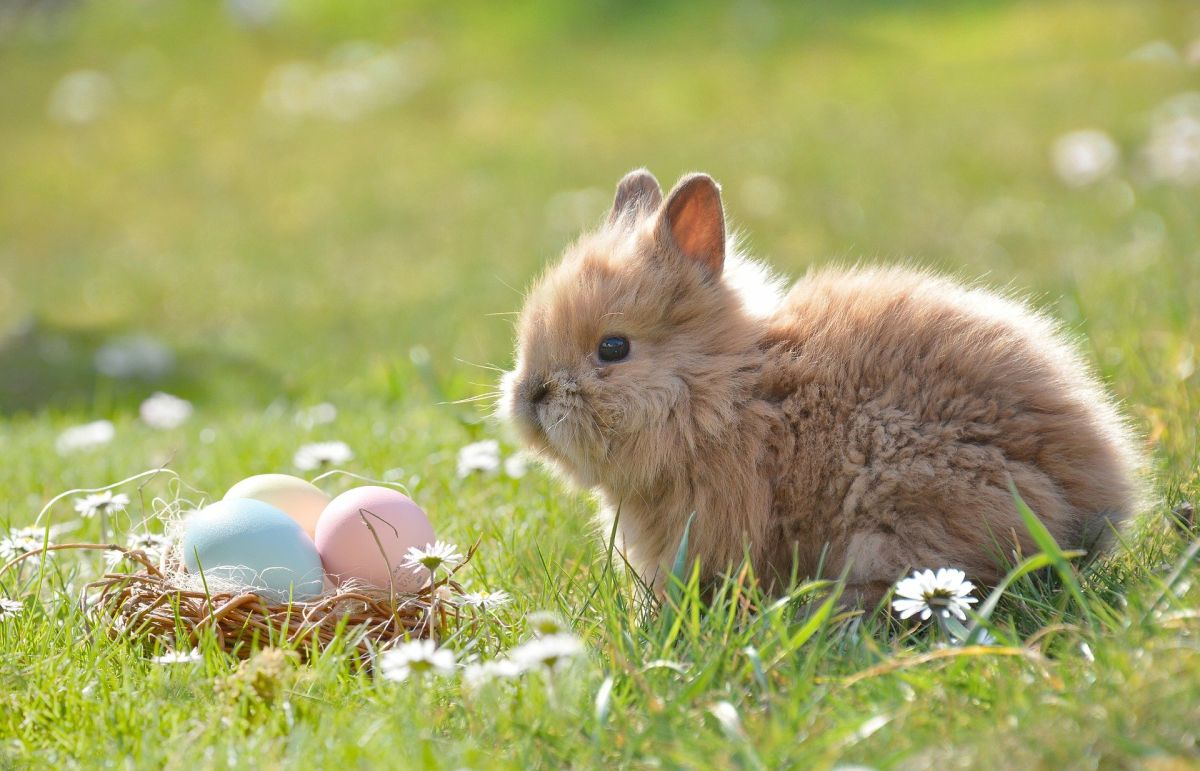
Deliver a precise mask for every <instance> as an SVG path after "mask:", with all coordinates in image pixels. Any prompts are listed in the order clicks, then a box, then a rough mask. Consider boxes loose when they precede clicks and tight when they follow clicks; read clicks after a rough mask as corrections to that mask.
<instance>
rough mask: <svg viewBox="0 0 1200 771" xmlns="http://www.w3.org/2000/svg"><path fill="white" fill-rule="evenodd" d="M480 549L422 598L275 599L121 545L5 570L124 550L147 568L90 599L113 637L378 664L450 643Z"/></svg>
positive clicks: (349, 592) (89, 610)
mask: <svg viewBox="0 0 1200 771" xmlns="http://www.w3.org/2000/svg"><path fill="white" fill-rule="evenodd" d="M477 546H478V544H477V545H476V547H477ZM476 547H472V548H471V550H470V551H469V552H468V553H467V556H466V559H465V560H464V561H463V562H462V563H461V564H460V565H458V566H457V567H456V568H455V569H454V571H453V572H451V573H450V574H448V575H446V576H444V577H442V578H440V579H438V580H437V581H435V582H433V583H431V584H428V585H426V586H425V588H424V589H422V590H421V591H419V592H416V593H401V592H389V591H387V590H378V589H368V588H356V587H353V586H343V587H341V588H339V589H338V590H336V591H334V592H326V593H325V594H323V595H321V596H320V597H317V598H316V599H314V600H311V601H308V602H283V603H277V602H271V601H268V600H267V599H265V598H263V597H261V596H259V595H258V594H255V593H254V592H253V591H250V590H245V589H228V588H219V589H218V588H214V587H212V586H204V587H201V588H199V589H197V588H196V580H195V579H196V578H197V577H196V576H189V575H188V574H186V573H183V570H182V566H180V565H178V564H174V563H173V562H172V561H171V560H170V559H167V560H164V562H163V563H162V564H159V565H156V564H155V563H154V562H153V561H152V560H151V559H150V558H149V557H148V556H147V554H146V553H145V552H143V551H139V550H136V549H130V548H126V547H123V546H118V545H116V544H58V545H53V546H47V547H46V548H44V549H40V550H37V551H33V552H29V553H27V554H24V555H21V556H20V557H17V558H16V559H14V560H12V561H11V562H9V563H8V564H6V565H4V566H3V567H0V574H2V573H4V572H5V571H7V570H8V569H9V568H11V567H13V566H15V565H17V564H18V563H19V562H21V561H22V560H24V559H27V558H30V557H34V556H37V555H40V554H43V553H45V552H49V551H61V550H65V549H81V550H97V551H109V552H120V553H122V554H123V555H124V557H125V558H126V559H128V560H129V561H131V562H132V563H134V564H136V565H137V566H138V568H139V569H138V570H137V572H133V573H118V572H110V573H106V574H105V575H104V576H103V577H102V578H100V579H99V580H96V581H93V582H91V583H90V584H88V585H87V586H86V587H85V589H84V592H83V595H82V596H81V598H80V602H81V604H82V605H83V607H84V610H85V614H86V616H87V618H89V619H90V621H91V623H92V626H93V629H95V630H98V631H100V632H102V633H105V632H106V633H107V634H108V635H109V636H110V637H112V638H119V637H131V638H141V639H150V640H157V641H159V642H161V643H162V644H163V645H165V646H167V647H169V648H173V649H177V650H184V649H189V648H191V647H192V646H195V645H197V644H198V642H199V640H200V638H201V637H202V636H203V635H205V634H209V633H211V634H212V635H213V636H214V637H215V638H216V640H217V642H218V644H219V645H221V647H222V648H223V649H224V650H225V651H226V652H228V653H231V654H233V655H236V656H239V657H242V658H246V657H248V656H249V655H250V654H251V652H252V651H253V650H254V649H255V648H257V647H261V646H264V645H268V644H271V645H287V646H288V647H291V648H293V649H294V650H296V651H298V652H299V653H300V654H301V655H302V656H305V657H307V656H309V655H312V654H314V653H317V652H319V651H321V650H324V649H325V648H326V647H327V646H329V645H330V644H332V643H333V642H334V641H335V639H340V641H341V645H342V646H344V648H346V649H348V650H354V651H356V652H357V653H358V654H359V655H360V656H362V657H363V658H364V659H368V658H370V657H371V656H372V654H373V653H374V652H375V651H378V650H381V649H384V648H387V647H389V646H390V645H392V644H393V643H395V642H398V641H402V640H406V639H417V638H432V639H437V638H439V637H444V636H445V635H446V634H447V633H449V632H451V631H453V630H454V629H455V628H457V627H458V626H459V625H460V624H461V623H463V622H464V619H465V617H464V615H463V614H462V613H461V611H460V610H459V609H458V607H457V606H456V605H455V604H454V602H453V601H452V597H453V596H454V595H455V594H461V592H462V587H461V586H460V585H459V584H458V583H457V582H456V581H455V580H454V573H457V572H458V570H460V569H461V568H462V567H463V566H464V565H466V564H467V563H468V562H469V561H470V560H471V557H472V556H473V555H474V554H475V548H476Z"/></svg>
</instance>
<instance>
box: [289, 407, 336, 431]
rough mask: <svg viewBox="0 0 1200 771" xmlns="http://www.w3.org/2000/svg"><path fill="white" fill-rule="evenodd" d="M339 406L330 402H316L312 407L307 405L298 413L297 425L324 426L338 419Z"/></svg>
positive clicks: (307, 426)
mask: <svg viewBox="0 0 1200 771" xmlns="http://www.w3.org/2000/svg"><path fill="white" fill-rule="evenodd" d="M337 414H338V413H337V407H335V406H334V405H332V404H330V403H329V402H321V403H320V404H314V405H313V406H311V407H306V408H304V409H302V410H300V411H298V412H297V413H296V423H297V425H300V426H303V427H304V428H312V427H313V426H323V425H325V424H326V423H332V422H333V421H335V420H337Z"/></svg>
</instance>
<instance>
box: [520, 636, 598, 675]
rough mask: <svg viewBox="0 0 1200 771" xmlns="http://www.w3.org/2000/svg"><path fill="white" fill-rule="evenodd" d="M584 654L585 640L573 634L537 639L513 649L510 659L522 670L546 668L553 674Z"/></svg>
mask: <svg viewBox="0 0 1200 771" xmlns="http://www.w3.org/2000/svg"><path fill="white" fill-rule="evenodd" d="M582 652H583V640H580V639H579V638H578V637H576V636H575V635H573V634H568V633H559V634H549V635H545V636H543V637H535V638H534V639H532V640H530V641H529V642H527V643H524V644H523V645H518V646H517V647H516V648H513V650H512V653H510V654H509V658H510V659H511V660H512V661H513V662H514V663H515V664H516V665H517V666H519V667H520V668H521V669H533V668H535V667H538V666H542V667H545V668H546V669H548V670H550V671H551V672H553V671H555V670H558V669H562V668H563V667H564V666H566V665H567V663H568V662H570V660H571V659H572V658H574V657H575V656H578V655H579V654H580V653H582Z"/></svg>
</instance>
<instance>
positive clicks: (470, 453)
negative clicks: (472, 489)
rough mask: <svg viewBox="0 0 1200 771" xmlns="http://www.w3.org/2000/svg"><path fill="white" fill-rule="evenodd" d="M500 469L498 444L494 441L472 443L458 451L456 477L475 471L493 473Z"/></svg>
mask: <svg viewBox="0 0 1200 771" xmlns="http://www.w3.org/2000/svg"><path fill="white" fill-rule="evenodd" d="M498 468H500V443H499V442H497V441H496V440H495V439H485V440H484V441H482V442H473V443H471V444H468V445H467V446H466V447H463V448H462V449H461V450H459V451H458V476H459V478H460V479H461V478H462V477H465V476H469V475H470V474H471V473H472V472H475V471H487V472H490V471H495V470H496V469H498Z"/></svg>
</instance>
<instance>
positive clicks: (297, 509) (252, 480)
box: [225, 474, 329, 536]
mask: <svg viewBox="0 0 1200 771" xmlns="http://www.w3.org/2000/svg"><path fill="white" fill-rule="evenodd" d="M231 498H252V499H254V500H256V501H262V502H263V503H269V504H271V505H272V506H274V507H275V508H277V509H279V510H280V511H282V512H283V513H284V514H287V515H288V516H289V517H291V518H292V519H294V520H296V521H297V522H299V523H300V527H302V528H304V532H306V533H308V534H309V535H310V536H311V535H312V534H313V533H315V532H316V529H317V517H319V516H321V512H322V511H324V510H325V507H326V506H328V505H329V496H328V495H326V494H325V493H324V492H323V491H322V490H321V488H319V487H317V486H316V485H314V484H312V483H311V482H306V481H304V480H303V479H300V478H299V477H294V476H289V475H287V474H258V475H257V476H252V477H247V478H245V479H243V480H242V481H240V482H238V483H237V484H236V485H234V486H233V487H231V488H229V492H227V493H225V500H230V499H231Z"/></svg>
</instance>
